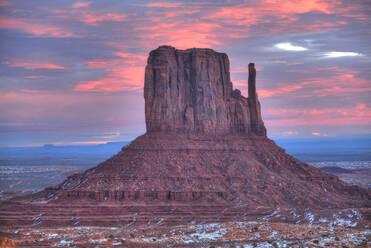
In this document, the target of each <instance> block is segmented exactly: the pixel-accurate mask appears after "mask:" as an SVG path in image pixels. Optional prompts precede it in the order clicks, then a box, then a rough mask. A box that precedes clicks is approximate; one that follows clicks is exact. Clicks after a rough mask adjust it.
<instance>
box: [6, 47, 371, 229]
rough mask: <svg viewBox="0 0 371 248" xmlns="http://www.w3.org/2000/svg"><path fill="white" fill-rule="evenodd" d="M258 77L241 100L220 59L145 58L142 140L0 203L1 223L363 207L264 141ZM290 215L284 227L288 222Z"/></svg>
mask: <svg viewBox="0 0 371 248" xmlns="http://www.w3.org/2000/svg"><path fill="white" fill-rule="evenodd" d="M255 75H256V71H255V68H254V64H250V65H249V97H248V98H245V97H243V96H242V95H241V93H240V91H238V90H233V89H232V83H231V82H230V75H229V61H228V57H227V55H226V54H223V53H217V52H215V51H213V50H211V49H195V48H194V49H188V50H176V49H175V48H172V47H169V46H162V47H159V48H158V49H156V50H154V51H152V52H151V53H150V56H149V59H148V65H147V67H146V73H145V87H144V97H145V111H146V125H147V133H146V134H144V135H142V136H140V137H138V138H137V139H135V140H134V141H133V142H132V143H131V144H130V145H128V146H127V147H124V148H123V149H122V151H121V152H119V153H118V154H117V155H115V156H113V157H111V158H110V159H108V160H107V161H105V162H103V163H101V164H100V165H98V166H97V167H94V168H91V169H88V170H86V171H85V172H83V173H80V174H76V175H73V176H71V177H68V178H67V180H65V181H64V182H63V183H62V184H60V185H58V186H56V187H50V188H48V189H46V190H44V191H42V192H40V193H37V194H34V195H32V196H31V197H28V198H27V197H24V198H18V199H13V200H12V201H10V202H8V203H6V204H3V205H2V206H1V207H0V220H1V222H2V223H5V224H6V225H30V224H35V219H33V220H32V217H33V218H35V216H37V214H38V213H43V216H41V217H40V216H39V217H36V218H38V219H36V220H37V221H39V220H41V222H40V225H49V226H55V225H73V223H76V220H77V219H78V221H79V222H78V223H79V225H114V224H123V223H125V224H129V225H131V224H133V223H134V224H144V223H147V222H148V221H152V222H153V221H154V220H157V221H159V220H160V219H163V220H164V222H163V223H166V224H181V223H185V222H190V221H192V220H197V221H204V222H215V221H221V222H223V221H233V220H240V219H241V218H245V219H246V218H247V219H256V218H258V217H262V216H264V215H266V214H267V210H269V209H270V210H273V209H276V208H278V207H279V208H281V209H283V208H284V209H296V211H299V212H300V211H302V212H304V209H307V208H311V209H313V210H311V211H317V212H318V213H319V212H321V213H323V212H324V211H329V209H338V208H351V207H352V208H366V209H368V208H369V207H370V192H369V191H368V190H366V189H362V188H359V187H355V186H349V185H347V184H346V183H344V182H342V181H340V180H339V179H338V178H337V177H336V176H332V175H329V174H326V173H324V172H321V171H320V170H318V169H316V168H314V167H311V166H309V165H307V164H306V163H303V162H301V161H299V160H297V159H295V158H293V157H292V156H290V155H288V154H286V153H285V151H284V150H283V149H282V148H280V147H278V146H277V145H276V144H275V143H274V142H273V141H272V140H270V139H268V138H267V137H266V129H265V127H264V123H263V121H262V118H261V113H260V103H259V101H258V96H257V94H256V86H255V84H256V82H255ZM30 201H31V202H32V205H30ZM43 201H47V202H48V203H47V204H41V203H42V202H43ZM288 212H289V211H286V213H288ZM327 213H328V214H329V212H327ZM289 215H290V214H288V215H287V216H288V217H287V218H286V221H288V222H290V221H295V220H293V219H292V217H290V216H289ZM36 223H39V222H36ZM161 223H162V221H161Z"/></svg>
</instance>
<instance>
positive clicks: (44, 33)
mask: <svg viewBox="0 0 371 248" xmlns="http://www.w3.org/2000/svg"><path fill="white" fill-rule="evenodd" d="M0 28H6V29H17V30H20V31H23V32H26V33H30V34H32V35H34V36H41V37H53V38H65V37H78V36H77V35H76V34H74V33H72V32H69V31H67V30H65V29H64V28H62V27H59V26H52V25H46V24H38V23H31V22H29V21H28V20H24V19H15V18H9V17H0Z"/></svg>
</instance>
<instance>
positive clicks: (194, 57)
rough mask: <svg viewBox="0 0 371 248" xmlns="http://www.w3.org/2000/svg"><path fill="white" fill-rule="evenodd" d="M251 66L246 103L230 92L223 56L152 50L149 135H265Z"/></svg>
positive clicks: (236, 92) (146, 89)
mask: <svg viewBox="0 0 371 248" xmlns="http://www.w3.org/2000/svg"><path fill="white" fill-rule="evenodd" d="M251 65H252V66H250V67H249V68H250V70H251V73H250V77H249V92H250V89H251V90H252V91H253V94H252V95H251V97H250V96H249V99H247V98H245V97H243V96H242V95H241V93H240V91H239V90H233V89H232V83H231V81H230V74H229V60H228V56H227V55H226V54H225V53H218V52H215V51H213V50H211V49H197V48H194V49H188V50H177V49H175V48H173V47H169V46H162V47H159V48H158V49H156V50H154V51H152V52H151V53H150V56H149V58H148V64H147V67H146V74H145V86H144V97H145V102H146V106H145V110H146V125H147V131H148V132H156V131H157V132H158V131H165V132H171V131H177V132H187V133H190V132H192V133H198V134H206V135H215V134H240V135H248V134H255V135H261V136H265V135H266V131H265V127H264V123H263V121H262V118H261V115H260V104H259V101H258V99H257V95H256V90H255V74H256V73H255V68H254V65H253V64H251Z"/></svg>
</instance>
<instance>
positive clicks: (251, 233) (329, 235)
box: [10, 210, 371, 248]
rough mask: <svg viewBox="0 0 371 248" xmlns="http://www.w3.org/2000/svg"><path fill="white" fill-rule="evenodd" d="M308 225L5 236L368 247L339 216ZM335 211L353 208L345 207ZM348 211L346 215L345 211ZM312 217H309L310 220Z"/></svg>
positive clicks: (100, 242) (107, 243) (85, 243)
mask: <svg viewBox="0 0 371 248" xmlns="http://www.w3.org/2000/svg"><path fill="white" fill-rule="evenodd" d="M307 213H308V214H307V216H308V219H309V222H310V223H312V224H311V225H308V224H303V225H295V224H285V223H269V222H252V221H250V222H229V223H211V224H189V225H181V226H176V227H171V228H170V227H163V226H161V225H157V224H153V225H148V226H143V227H135V228H134V227H132V228H130V227H123V226H121V227H111V228H109V227H70V228H57V229H37V228H33V229H32V228H28V229H17V230H12V233H13V234H12V235H11V237H10V238H12V239H14V240H15V241H16V243H17V245H18V246H19V247H39V246H43V247H142V246H146V247H148V246H155V247H212V246H214V247H231V245H233V246H234V247H244V248H246V247H343V246H346V247H356V246H360V245H364V246H363V247H370V245H371V242H370V237H371V231H370V230H367V229H363V230H360V229H355V228H352V226H353V225H352V224H351V223H350V224H349V223H348V222H347V220H344V221H341V218H340V217H339V218H338V219H335V221H332V222H330V223H328V221H327V220H326V221H324V220H322V221H323V224H321V225H317V224H313V222H315V219H316V217H315V216H312V215H311V214H309V213H310V212H309V211H308V212H307ZM335 215H336V216H344V215H345V216H346V215H353V217H355V218H357V214H356V213H353V211H352V210H346V211H343V212H341V213H340V212H339V213H336V214H335ZM348 217H349V216H348ZM312 220H313V221H312Z"/></svg>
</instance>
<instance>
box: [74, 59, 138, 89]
mask: <svg viewBox="0 0 371 248" xmlns="http://www.w3.org/2000/svg"><path fill="white" fill-rule="evenodd" d="M115 55H117V56H120V57H121V59H112V60H92V61H87V62H86V66H87V67H88V68H91V69H104V71H105V73H106V75H107V76H106V77H104V78H101V79H99V80H94V81H82V82H79V83H78V84H77V85H76V86H75V87H74V90H75V91H86V92H103V93H110V92H119V91H125V90H128V91H132V90H138V89H142V88H143V80H144V63H145V60H144V57H143V56H141V55H135V54H132V53H127V52H116V53H115Z"/></svg>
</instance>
